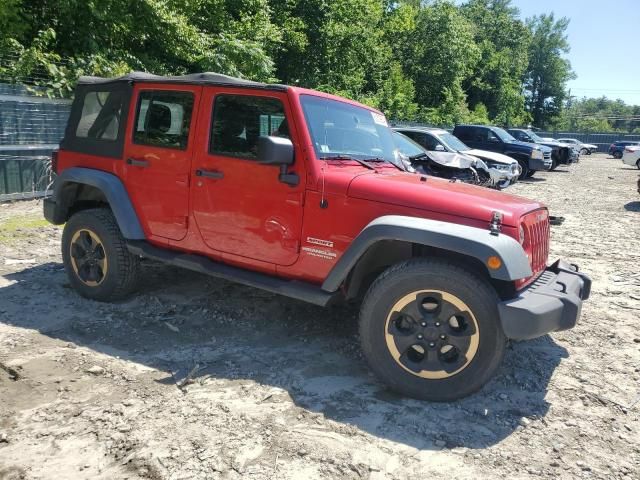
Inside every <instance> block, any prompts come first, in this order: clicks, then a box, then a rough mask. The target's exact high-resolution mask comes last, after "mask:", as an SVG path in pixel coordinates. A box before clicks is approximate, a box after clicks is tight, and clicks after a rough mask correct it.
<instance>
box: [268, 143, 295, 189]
mask: <svg viewBox="0 0 640 480" xmlns="http://www.w3.org/2000/svg"><path fill="white" fill-rule="evenodd" d="M294 158H295V157H294V152H293V143H291V140H289V139H288V138H283V137H259V138H258V162H259V163H262V164H263V165H278V166H279V167H280V174H279V175H278V180H280V181H281V182H282V183H286V184H287V185H289V186H291V187H295V186H296V185H298V184H299V183H300V177H298V174H297V173H289V172H288V171H287V167H288V166H289V165H291V164H293V160H294Z"/></svg>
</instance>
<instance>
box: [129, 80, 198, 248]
mask: <svg viewBox="0 0 640 480" xmlns="http://www.w3.org/2000/svg"><path fill="white" fill-rule="evenodd" d="M201 92H202V87H198V86H194V85H158V86H155V85H153V84H144V83H139V84H136V86H135V88H134V93H133V101H132V111H133V115H132V116H131V117H130V118H131V119H132V120H133V121H131V122H129V123H130V126H129V129H128V133H127V138H128V141H127V147H126V150H125V168H126V172H125V178H126V186H127V191H128V192H129V195H130V196H131V197H132V200H133V204H134V205H135V208H136V211H137V214H138V216H139V218H140V220H141V223H142V225H143V228H145V231H146V233H147V234H148V235H152V236H154V237H162V238H166V239H171V240H181V239H182V238H184V237H185V235H186V234H187V226H188V224H187V220H188V215H189V172H190V169H191V160H192V158H191V157H192V154H193V150H194V147H193V143H194V141H195V135H194V130H195V119H192V118H191V117H192V116H193V114H194V112H195V111H196V110H197V106H198V103H199V101H200V94H201Z"/></svg>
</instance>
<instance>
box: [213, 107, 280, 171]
mask: <svg viewBox="0 0 640 480" xmlns="http://www.w3.org/2000/svg"><path fill="white" fill-rule="evenodd" d="M266 136H278V137H286V138H289V126H288V124H287V120H286V119H285V115H284V105H283V104H282V102H281V101H280V100H278V99H277V98H268V97H252V96H249V95H218V96H217V97H216V101H215V105H214V107H213V123H212V127H211V137H210V145H209V152H210V153H213V154H218V155H227V156H231V157H240V158H246V159H249V160H255V159H256V154H257V145H258V138H260V137H266Z"/></svg>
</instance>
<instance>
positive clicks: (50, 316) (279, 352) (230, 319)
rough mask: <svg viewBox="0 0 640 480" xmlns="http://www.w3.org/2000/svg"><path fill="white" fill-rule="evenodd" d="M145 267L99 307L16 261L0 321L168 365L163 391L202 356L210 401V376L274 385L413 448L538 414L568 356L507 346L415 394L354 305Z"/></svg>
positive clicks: (507, 427)
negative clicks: (129, 291) (393, 388)
mask: <svg viewBox="0 0 640 480" xmlns="http://www.w3.org/2000/svg"><path fill="white" fill-rule="evenodd" d="M144 273H145V281H144V285H143V287H142V289H141V290H140V291H139V292H138V294H137V295H135V296H133V297H132V298H131V299H129V300H127V301H124V302H121V303H114V304H104V303H98V302H93V301H90V300H86V299H83V298H81V297H80V296H78V295H77V294H76V293H75V292H74V291H73V290H71V289H70V288H69V286H68V284H67V278H66V275H65V273H64V271H63V269H62V266H61V265H60V264H58V263H48V264H44V265H39V266H34V267H29V268H25V269H24V270H22V271H20V272H17V273H12V274H8V275H5V276H4V278H5V282H4V283H5V285H6V286H4V287H3V288H0V305H1V306H2V308H0V313H3V314H2V315H1V316H0V321H2V322H4V323H6V324H9V325H14V326H18V327H23V328H29V329H36V330H37V331H39V332H40V333H42V334H43V335H47V336H49V337H51V338H54V339H59V340H61V341H64V342H73V343H75V344H77V345H80V346H84V347H87V348H90V349H93V350H95V351H96V352H101V353H103V354H107V355H111V356H113V357H118V358H120V359H124V360H128V361H131V362H135V363H138V364H143V365H146V366H149V367H152V368H154V369H157V370H160V371H163V372H166V377H165V378H164V379H163V380H161V381H160V383H161V384H164V385H165V386H166V388H176V386H175V385H176V382H178V381H180V380H181V379H184V377H185V376H186V375H187V373H188V372H190V371H192V370H193V367H194V366H195V365H199V369H198V370H197V373H196V374H195V375H194V378H195V379H196V380H197V381H198V380H202V381H201V382H200V385H198V389H199V390H198V391H199V392H200V393H199V395H202V389H204V390H205V391H206V389H208V388H209V389H211V395H212V396H214V397H213V399H212V401H214V400H215V395H216V392H218V391H219V387H215V385H212V384H210V383H207V381H205V379H206V378H207V377H208V378H212V379H216V380H221V379H228V380H233V381H236V382H237V381H239V380H240V381H244V382H249V383H252V382H255V383H257V384H261V385H267V386H272V387H276V388H278V389H283V390H285V391H286V392H288V394H289V395H290V397H291V399H292V400H293V402H294V403H295V404H296V405H298V406H299V407H303V408H305V409H308V410H310V411H313V412H319V413H322V414H323V415H325V416H326V417H327V418H330V419H333V420H335V421H337V422H341V423H344V424H351V425H354V426H356V427H357V428H359V429H361V430H364V431H366V432H369V433H370V434H372V435H375V436H377V437H380V438H386V439H389V440H393V441H395V442H400V443H403V444H406V445H410V446H413V447H416V448H420V449H431V448H436V447H435V446H434V445H445V448H453V447H468V448H485V447H488V446H491V445H495V444H496V443H498V442H500V441H502V440H503V439H504V438H506V437H507V436H509V435H510V434H511V433H513V432H514V430H515V429H516V428H518V425H519V421H520V419H521V417H542V416H544V415H545V414H546V412H547V411H548V408H549V404H548V403H547V401H546V400H545V395H546V393H547V389H548V386H549V381H550V379H551V376H552V374H553V372H554V370H555V368H556V367H557V365H558V364H559V363H560V361H561V360H562V359H563V358H566V357H567V351H566V350H565V349H564V348H563V347H561V346H559V345H557V344H556V343H555V342H554V341H553V340H552V339H551V338H550V337H548V336H547V337H543V338H540V339H537V340H534V341H529V342H522V343H515V344H512V345H511V346H510V347H509V348H508V350H507V354H506V357H505V361H504V364H503V367H502V368H501V370H500V371H499V374H498V375H497V376H496V378H494V379H493V380H492V381H491V382H490V383H489V384H488V385H487V386H485V387H484V388H483V389H482V390H481V391H480V392H478V393H476V394H474V395H472V396H471V397H468V398H466V399H463V400H460V401H457V402H452V403H438V404H436V403H428V402H423V401H417V400H413V399H408V398H403V397H401V396H399V395H397V394H395V393H393V392H390V391H389V390H388V389H386V388H385V386H384V385H382V384H381V383H379V382H378V381H377V380H376V379H375V378H373V376H372V375H371V374H370V371H369V370H368V368H367V367H366V365H365V361H364V359H363V358H362V356H361V354H360V348H359V344H358V338H357V326H356V317H357V311H356V309H355V308H349V307H344V308H333V309H322V308H320V307H316V306H313V305H308V304H305V303H302V302H299V301H296V300H292V299H288V298H285V297H280V296H277V295H273V294H270V293H265V292H263V291H260V290H255V289H252V288H249V287H244V286H240V285H235V284H231V283H229V282H226V281H223V280H219V279H214V278H210V277H206V276H203V275H199V274H196V273H192V272H188V271H183V270H178V269H174V268H171V267H165V266H160V265H156V264H148V265H146V266H145V269H144ZM187 394H189V393H187ZM434 442H436V443H434ZM438 448H439V447H438Z"/></svg>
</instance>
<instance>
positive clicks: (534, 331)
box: [498, 260, 591, 340]
mask: <svg viewBox="0 0 640 480" xmlns="http://www.w3.org/2000/svg"><path fill="white" fill-rule="evenodd" d="M590 293H591V279H590V278H589V277H588V276H587V275H585V274H584V273H581V272H578V267H577V266H575V265H570V264H568V263H567V262H564V261H562V260H558V261H556V262H555V263H554V264H553V265H551V266H550V267H547V269H546V270H545V271H544V272H543V273H542V274H541V275H540V276H539V277H538V279H537V280H536V281H535V282H533V283H532V284H531V285H530V286H528V287H527V288H525V289H524V290H522V291H521V292H519V293H518V295H517V296H516V297H515V298H512V299H510V300H506V301H504V302H501V303H499V304H498V311H499V314H500V322H501V323H502V329H503V330H504V333H505V335H506V336H507V338H510V339H512V340H527V339H531V338H536V337H540V336H542V335H546V334H547V333H550V332H558V331H561V330H568V329H570V328H573V327H574V326H575V325H576V323H577V322H578V318H579V317H580V311H581V310H582V302H583V301H584V300H586V299H588V298H589V294H590Z"/></svg>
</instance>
